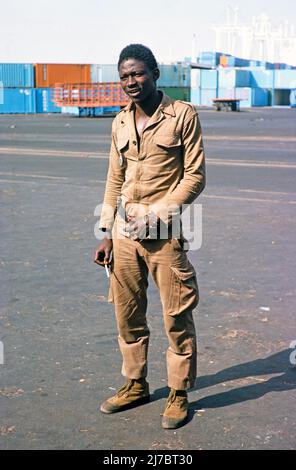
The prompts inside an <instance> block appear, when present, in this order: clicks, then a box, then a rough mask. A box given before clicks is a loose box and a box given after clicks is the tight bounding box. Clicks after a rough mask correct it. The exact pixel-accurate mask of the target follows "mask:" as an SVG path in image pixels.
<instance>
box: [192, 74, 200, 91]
mask: <svg viewBox="0 0 296 470" xmlns="http://www.w3.org/2000/svg"><path fill="white" fill-rule="evenodd" d="M190 75H191V77H190V82H191V91H192V90H196V89H197V88H200V84H201V69H191V72H190Z"/></svg>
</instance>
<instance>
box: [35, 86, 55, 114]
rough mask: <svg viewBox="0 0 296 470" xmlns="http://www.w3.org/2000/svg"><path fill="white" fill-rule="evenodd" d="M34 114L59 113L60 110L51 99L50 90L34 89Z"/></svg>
mask: <svg viewBox="0 0 296 470" xmlns="http://www.w3.org/2000/svg"><path fill="white" fill-rule="evenodd" d="M35 93H36V113H60V112H61V108H60V107H59V106H56V105H55V104H54V102H53V101H52V99H51V96H52V95H51V88H35Z"/></svg>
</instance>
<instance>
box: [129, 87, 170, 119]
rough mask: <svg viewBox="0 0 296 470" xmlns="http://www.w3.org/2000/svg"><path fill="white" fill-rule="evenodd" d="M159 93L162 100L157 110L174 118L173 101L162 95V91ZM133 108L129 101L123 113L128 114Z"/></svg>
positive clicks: (133, 105)
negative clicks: (126, 112)
mask: <svg viewBox="0 0 296 470" xmlns="http://www.w3.org/2000/svg"><path fill="white" fill-rule="evenodd" d="M159 91H160V90H159ZM160 93H161V94H162V99H161V102H160V105H159V106H158V110H160V111H162V112H163V113H164V114H168V115H169V116H173V117H175V116H176V113H175V110H174V104H173V103H174V100H173V99H172V98H170V97H169V96H168V95H166V94H165V93H163V92H162V91H160ZM134 108H135V104H134V103H133V102H132V101H130V102H129V103H128V105H127V106H126V107H125V108H124V109H125V111H128V112H130V111H133V110H134ZM158 110H157V111H158ZM157 111H155V112H157Z"/></svg>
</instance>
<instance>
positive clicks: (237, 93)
mask: <svg viewBox="0 0 296 470" xmlns="http://www.w3.org/2000/svg"><path fill="white" fill-rule="evenodd" d="M218 98H230V99H234V98H236V99H240V100H241V101H240V107H241V108H250V107H252V106H268V104H269V102H268V101H269V92H268V90H265V89H263V88H250V87H245V88H229V89H226V88H219V90H218Z"/></svg>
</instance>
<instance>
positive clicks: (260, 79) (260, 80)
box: [250, 70, 274, 88]
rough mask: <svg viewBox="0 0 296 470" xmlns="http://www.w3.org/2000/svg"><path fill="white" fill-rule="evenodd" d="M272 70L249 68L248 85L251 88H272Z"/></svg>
mask: <svg viewBox="0 0 296 470" xmlns="http://www.w3.org/2000/svg"><path fill="white" fill-rule="evenodd" d="M273 80H274V71H273V70H251V80H250V85H251V87H252V88H273Z"/></svg>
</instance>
